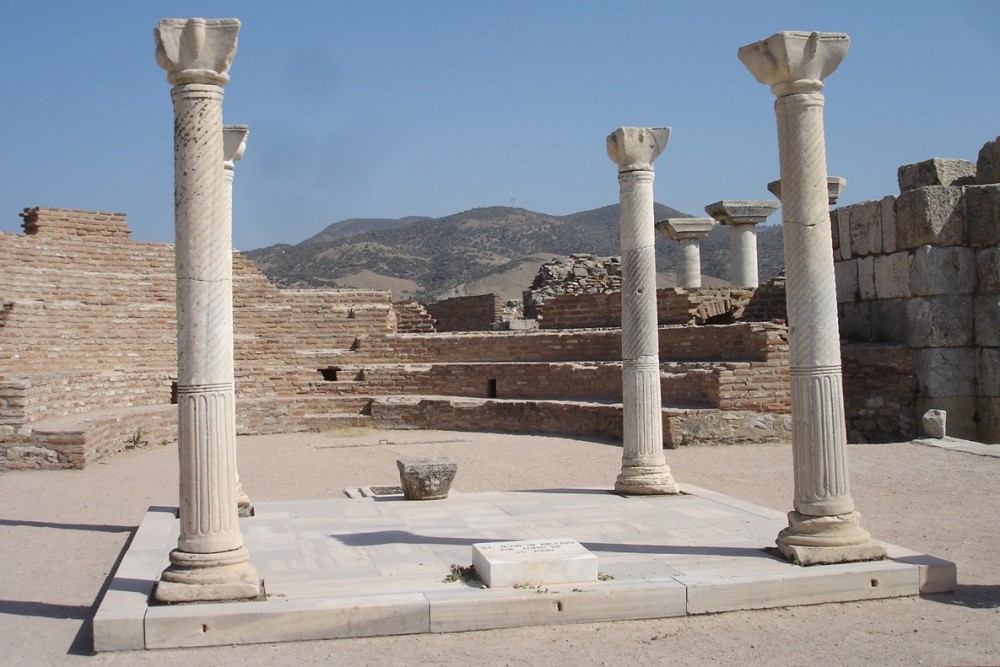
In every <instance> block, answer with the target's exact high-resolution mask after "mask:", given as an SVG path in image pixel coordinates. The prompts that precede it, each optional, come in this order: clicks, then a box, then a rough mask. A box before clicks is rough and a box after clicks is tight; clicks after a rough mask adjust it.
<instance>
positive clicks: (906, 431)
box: [841, 344, 918, 442]
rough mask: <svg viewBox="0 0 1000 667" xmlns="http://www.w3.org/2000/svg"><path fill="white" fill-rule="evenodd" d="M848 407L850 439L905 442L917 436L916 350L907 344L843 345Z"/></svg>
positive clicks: (846, 406) (854, 440) (848, 435)
mask: <svg viewBox="0 0 1000 667" xmlns="http://www.w3.org/2000/svg"><path fill="white" fill-rule="evenodd" d="M841 357H842V359H843V368H844V399H845V405H844V409H845V412H846V413H847V439H848V440H849V441H850V442H902V441H906V440H910V439H912V438H915V437H917V435H918V428H917V424H918V415H917V377H916V374H915V373H914V361H915V351H914V350H913V349H912V348H910V347H907V346H905V345H879V344H847V345H843V346H842V347H841Z"/></svg>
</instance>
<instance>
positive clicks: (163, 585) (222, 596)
mask: <svg viewBox="0 0 1000 667" xmlns="http://www.w3.org/2000/svg"><path fill="white" fill-rule="evenodd" d="M249 558H250V555H249V554H248V553H247V550H246V549H245V548H244V547H240V548H239V549H234V550H232V551H224V552H222V553H211V554H195V553H187V552H185V551H180V550H179V549H174V550H173V551H171V552H170V566H169V567H168V568H167V569H165V570H164V571H163V574H161V575H160V581H159V583H157V585H156V592H155V597H156V599H157V600H159V601H160V602H167V603H177V602H222V601H225V600H249V599H252V598H256V597H260V594H261V585H260V581H259V580H258V579H257V570H256V568H254V566H253V565H251V564H250V560H249Z"/></svg>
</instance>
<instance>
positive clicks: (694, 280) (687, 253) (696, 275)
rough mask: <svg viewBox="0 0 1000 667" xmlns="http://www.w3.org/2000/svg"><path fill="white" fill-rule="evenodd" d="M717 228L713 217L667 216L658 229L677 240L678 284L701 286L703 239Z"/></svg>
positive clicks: (658, 225) (658, 224) (679, 285)
mask: <svg viewBox="0 0 1000 667" xmlns="http://www.w3.org/2000/svg"><path fill="white" fill-rule="evenodd" d="M714 228H715V221H714V220H712V219H711V218H667V219H666V220H660V221H659V222H657V223H656V229H657V231H659V232H660V233H662V234H665V235H666V236H667V237H668V238H670V239H672V240H674V241H676V242H677V255H676V260H675V261H676V265H677V286H678V287H692V288H693V287H701V246H700V243H701V240H702V239H703V238H705V237H706V236H708V233H709V232H710V231H712V230H713V229H714Z"/></svg>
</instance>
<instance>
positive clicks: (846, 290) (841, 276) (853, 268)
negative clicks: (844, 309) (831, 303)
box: [833, 259, 859, 303]
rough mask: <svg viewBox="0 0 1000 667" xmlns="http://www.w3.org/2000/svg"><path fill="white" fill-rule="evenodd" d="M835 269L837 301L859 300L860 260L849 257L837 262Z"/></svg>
mask: <svg viewBox="0 0 1000 667" xmlns="http://www.w3.org/2000/svg"><path fill="white" fill-rule="evenodd" d="M833 271H834V273H835V274H836V276H837V303H847V302H849V301H857V300H858V294H859V293H858V261H857V260H856V259H849V260H847V261H845V262H836V263H834V265H833Z"/></svg>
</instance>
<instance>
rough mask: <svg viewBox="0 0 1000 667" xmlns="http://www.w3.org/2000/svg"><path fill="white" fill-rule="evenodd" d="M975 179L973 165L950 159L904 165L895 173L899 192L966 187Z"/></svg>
mask: <svg viewBox="0 0 1000 667" xmlns="http://www.w3.org/2000/svg"><path fill="white" fill-rule="evenodd" d="M975 179H976V165H975V163H973V162H969V161H968V160H955V159H952V158H942V157H934V158H931V159H930V160H924V161H923V162H917V163H915V164H904V165H903V166H901V167H900V168H899V169H898V170H897V171H896V180H897V182H898V183H899V191H900V192H906V191H907V190H913V189H914V188H922V187H925V186H928V185H967V184H969V183H973V182H974V181H975Z"/></svg>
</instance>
